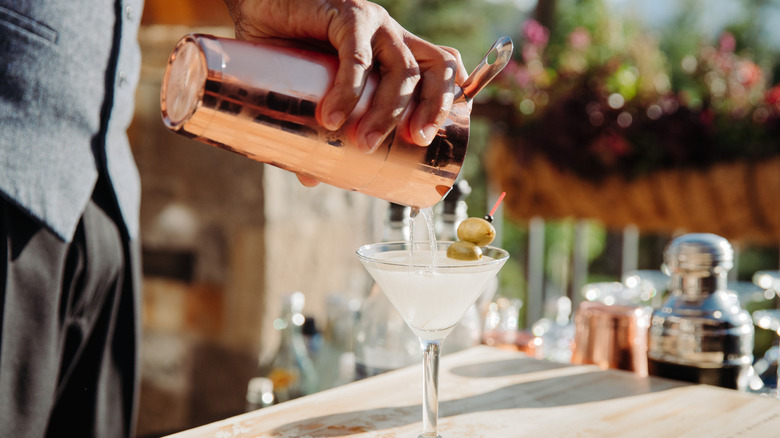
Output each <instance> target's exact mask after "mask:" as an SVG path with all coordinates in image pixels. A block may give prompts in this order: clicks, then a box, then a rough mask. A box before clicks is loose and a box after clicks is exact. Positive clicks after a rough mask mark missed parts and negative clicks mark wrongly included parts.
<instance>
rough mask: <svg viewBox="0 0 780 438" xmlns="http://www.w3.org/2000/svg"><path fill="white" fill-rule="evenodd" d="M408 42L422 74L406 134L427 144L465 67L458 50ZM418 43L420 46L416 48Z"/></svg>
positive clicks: (445, 114) (418, 142)
mask: <svg viewBox="0 0 780 438" xmlns="http://www.w3.org/2000/svg"><path fill="white" fill-rule="evenodd" d="M415 40H416V41H413V42H410V43H409V46H410V47H413V51H414V52H415V54H416V56H417V60H418V62H420V70H421V72H422V77H421V81H420V85H419V91H420V92H419V97H418V102H417V103H416V106H415V110H414V113H413V114H412V116H411V118H410V121H409V135H410V137H411V139H412V141H414V143H415V144H418V145H421V146H427V145H429V144H430V143H431V141H433V138H434V136H435V135H436V132H437V131H438V129H439V127H440V126H441V125H442V124H443V123H444V121H445V120H446V118H447V115H448V114H449V112H450V108H452V102H453V98H454V95H455V89H456V88H455V86H456V84H459V83H461V82H463V81H464V80H465V79H466V76H467V73H466V68H465V67H463V63H462V61H461V58H460V53H458V52H457V50H455V49H452V48H448V47H436V48H435V51H432V50H433V49H432V48H431V47H430V46H429V45H428V44H427V43H425V42H424V41H422V43H424V44H420V41H421V40H419V39H417V38H416V37H415ZM418 46H419V48H418Z"/></svg>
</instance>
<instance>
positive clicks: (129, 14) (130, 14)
mask: <svg viewBox="0 0 780 438" xmlns="http://www.w3.org/2000/svg"><path fill="white" fill-rule="evenodd" d="M125 18H126V19H127V20H128V21H133V20H134V19H135V11H133V7H132V6H125Z"/></svg>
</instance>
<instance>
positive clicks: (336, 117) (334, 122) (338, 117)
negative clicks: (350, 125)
mask: <svg viewBox="0 0 780 438" xmlns="http://www.w3.org/2000/svg"><path fill="white" fill-rule="evenodd" d="M342 122H344V113H342V112H341V111H333V112H332V113H330V114H328V117H327V118H326V120H325V127H326V128H328V129H329V130H331V131H335V130H337V129H339V128H340V127H341V123H342Z"/></svg>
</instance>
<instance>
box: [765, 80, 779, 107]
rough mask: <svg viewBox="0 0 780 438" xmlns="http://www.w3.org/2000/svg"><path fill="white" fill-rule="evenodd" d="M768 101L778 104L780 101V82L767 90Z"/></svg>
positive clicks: (771, 103)
mask: <svg viewBox="0 0 780 438" xmlns="http://www.w3.org/2000/svg"><path fill="white" fill-rule="evenodd" d="M765 99H766V103H768V104H770V105H777V104H778V103H780V84H777V85H775V86H774V87H772V88H770V89H769V90H768V91H767V92H766V97H765Z"/></svg>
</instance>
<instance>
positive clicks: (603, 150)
mask: <svg viewBox="0 0 780 438" xmlns="http://www.w3.org/2000/svg"><path fill="white" fill-rule="evenodd" d="M572 7H574V8H575V9H576V10H575V11H574V12H572V14H574V15H573V17H575V18H577V19H579V18H580V17H589V21H588V20H585V22H586V23H585V24H576V23H575V21H576V20H574V19H566V20H561V21H560V22H559V23H558V24H559V25H560V26H558V27H557V28H556V30H557V33H556V34H554V35H553V34H550V33H549V31H548V30H547V29H546V28H545V27H543V26H542V25H541V24H539V23H538V22H535V21H533V20H529V21H527V22H526V23H525V24H524V25H523V26H522V29H521V35H520V36H519V38H517V40H518V41H519V42H520V44H519V50H518V51H517V52H516V53H517V58H516V59H515V60H514V61H513V62H510V64H509V65H508V66H507V67H506V68H505V69H504V71H503V72H502V73H501V75H499V76H498V77H497V78H496V81H494V82H495V83H494V86H493V88H492V94H489V97H490V99H489V101H487V102H483V103H482V106H483V108H482V109H483V111H485V112H486V113H489V114H492V115H491V116H490V117H489V118H490V119H491V120H493V121H494V122H495V126H494V128H495V129H493V132H495V134H494V135H495V138H494V139H493V142H492V144H491V145H490V148H489V151H488V171H489V172H490V174H491V175H492V178H493V179H494V180H495V182H496V183H497V184H498V185H500V186H501V188H502V190H505V191H507V193H508V195H509V196H507V200H506V202H507V208H508V211H509V213H510V214H511V215H512V216H514V217H516V218H528V217H532V216H542V217H556V218H559V217H570V216H573V217H582V218H597V219H600V220H601V221H603V222H604V223H605V224H606V225H609V226H615V227H618V226H625V225H629V224H633V225H636V226H638V227H640V228H641V229H645V230H656V231H667V232H671V231H677V230H685V231H688V232H697V231H698V232H712V233H716V234H720V235H723V236H724V237H728V238H754V239H768V238H771V239H780V214H778V211H777V208H776V205H775V204H777V203H778V202H779V201H780V84H778V83H777V81H775V80H774V78H773V74H772V64H771V63H770V62H768V61H766V60H761V59H757V58H756V57H755V51H754V50H750V48H742V47H740V46H739V43H738V38H737V37H735V36H734V35H732V34H729V33H724V34H723V35H721V36H720V38H719V39H718V40H717V41H716V42H714V43H710V42H706V41H704V40H701V41H694V43H693V44H687V45H680V50H678V52H679V53H682V56H680V58H679V59H670V57H669V56H668V55H667V53H668V48H669V45H670V44H674V43H681V41H667V42H666V49H667V51H662V50H661V49H660V44H661V43H660V41H658V39H657V37H656V36H655V34H652V33H648V32H644V31H643V30H642V29H641V28H640V27H637V26H634V25H632V24H631V23H628V22H626V21H624V20H623V21H621V20H618V19H616V18H615V17H614V16H612V15H610V14H609V13H608V10H607V9H606V8H605V7H604V5H603V4H602V3H601V2H597V1H594V2H582V3H576V4H574V5H573V6H572ZM578 8H585V9H582V10H580V9H578ZM569 18H572V17H569ZM562 23H563V24H565V23H568V25H569V27H568V28H566V26H564V25H563V24H562ZM572 23H575V24H572ZM743 49H745V50H743ZM485 108H487V110H485ZM496 114H497V115H498V116H495V115H496ZM499 132H500V134H499Z"/></svg>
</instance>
